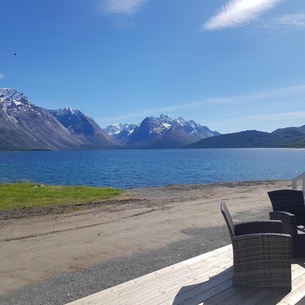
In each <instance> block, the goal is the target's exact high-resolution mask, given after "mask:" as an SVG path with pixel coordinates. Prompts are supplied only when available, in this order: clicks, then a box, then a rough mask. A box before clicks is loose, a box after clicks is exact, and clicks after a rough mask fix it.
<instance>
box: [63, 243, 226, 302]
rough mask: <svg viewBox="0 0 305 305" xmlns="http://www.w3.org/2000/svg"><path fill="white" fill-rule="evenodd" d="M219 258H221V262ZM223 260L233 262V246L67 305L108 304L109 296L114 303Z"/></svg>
mask: <svg viewBox="0 0 305 305" xmlns="http://www.w3.org/2000/svg"><path fill="white" fill-rule="evenodd" d="M219 258H221V260H220V261H219ZM222 260H226V261H227V262H228V263H230V260H232V247H231V245H228V246H225V247H222V248H219V249H216V250H214V251H211V252H208V253H204V254H202V255H200V256H197V257H194V258H191V259H189V260H186V261H183V262H180V263H177V264H175V265H172V266H169V267H166V268H163V269H161V270H158V271H155V272H152V273H150V274H148V275H144V276H142V277H139V278H137V279H134V280H131V281H128V282H125V283H123V284H120V285H118V286H115V287H112V288H109V289H106V290H104V291H102V292H98V293H96V294H93V295H90V296H88V297H85V298H83V299H80V300H76V301H74V302H71V303H69V304H67V305H79V304H99V302H100V301H101V300H103V304H106V302H108V298H107V296H109V297H110V300H111V301H113V298H115V299H118V298H119V297H123V296H124V297H125V296H126V292H128V294H132V293H133V292H134V291H136V290H139V289H143V288H144V287H146V286H149V289H150V290H151V285H152V284H153V283H152V282H151V281H157V282H158V281H161V280H162V279H168V278H170V277H171V276H177V272H178V273H179V272H180V273H181V274H184V275H185V274H187V275H191V274H194V270H198V269H200V268H202V266H204V268H210V266H211V265H212V266H214V265H215V262H216V261H218V262H221V261H222ZM204 268H203V269H202V272H204ZM177 270H179V271H177ZM180 276H181V275H180ZM145 285H146V286H145ZM142 293H143V291H142ZM89 302H90V303H89Z"/></svg>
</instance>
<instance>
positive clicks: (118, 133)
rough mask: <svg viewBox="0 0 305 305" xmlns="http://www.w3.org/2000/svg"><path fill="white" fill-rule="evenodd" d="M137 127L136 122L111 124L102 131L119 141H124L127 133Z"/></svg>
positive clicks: (127, 135)
mask: <svg viewBox="0 0 305 305" xmlns="http://www.w3.org/2000/svg"><path fill="white" fill-rule="evenodd" d="M136 127H137V125H136V124H120V123H119V124H113V125H109V126H107V127H106V128H104V131H105V132H107V133H108V134H109V135H110V136H112V137H113V138H114V139H116V140H117V141H119V142H121V143H125V141H126V139H127V138H128V137H129V135H130V134H131V133H132V132H133V131H134V129H135V128H136Z"/></svg>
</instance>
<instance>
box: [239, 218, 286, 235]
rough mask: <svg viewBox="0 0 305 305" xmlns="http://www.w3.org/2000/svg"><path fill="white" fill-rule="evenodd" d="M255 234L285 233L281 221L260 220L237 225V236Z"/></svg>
mask: <svg viewBox="0 0 305 305" xmlns="http://www.w3.org/2000/svg"><path fill="white" fill-rule="evenodd" d="M254 233H283V225H282V222H281V221H280V220H260V221H249V222H242V223H238V224H235V236H240V235H246V234H254Z"/></svg>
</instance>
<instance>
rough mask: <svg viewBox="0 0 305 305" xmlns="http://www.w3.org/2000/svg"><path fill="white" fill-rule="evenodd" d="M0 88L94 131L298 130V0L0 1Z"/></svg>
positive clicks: (304, 9) (302, 114)
mask: <svg viewBox="0 0 305 305" xmlns="http://www.w3.org/2000/svg"><path fill="white" fill-rule="evenodd" d="M0 5H1V12H2V13H1V18H0V88H14V89H16V90H18V91H20V92H22V93H24V95H26V96H27V97H28V98H29V99H30V101H31V103H32V104H34V105H37V106H40V107H43V108H47V109H60V108H64V107H71V108H73V109H78V110H80V111H82V112H83V113H85V114H86V115H89V116H91V117H92V118H93V119H94V120H95V121H96V122H97V123H98V124H99V125H100V126H101V127H102V128H104V127H106V126H108V125H110V124H114V123H135V124H138V123H140V122H141V121H142V120H143V119H144V118H145V117H147V116H154V117H158V116H160V115H161V114H166V115H169V116H171V117H172V118H174V119H175V118H178V117H182V118H184V119H186V120H194V121H196V122H198V123H200V124H201V125H204V126H207V127H208V128H210V129H211V130H216V131H218V132H220V133H231V132H239V131H243V130H252V129H255V130H260V131H266V132H272V131H274V130H276V129H277V128H285V127H291V126H296V127H299V126H302V125H305V1H300V0H26V1H25V0H0Z"/></svg>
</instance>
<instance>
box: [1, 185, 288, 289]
mask: <svg viewBox="0 0 305 305" xmlns="http://www.w3.org/2000/svg"><path fill="white" fill-rule="evenodd" d="M279 188H291V181H261V182H253V181H252V182H242V183H224V184H213V185H171V186H167V187H162V188H148V189H130V190H127V191H126V192H125V193H124V194H123V195H121V196H120V197H117V198H116V199H115V200H111V201H105V202H101V203H99V204H95V205H89V206H78V207H77V210H73V211H71V209H69V208H67V207H66V208H61V209H44V210H24V211H22V212H11V213H0V228H1V237H0V247H1V248H0V249H1V264H0V294H5V293H7V292H10V291H13V290H16V289H19V288H22V287H25V286H27V285H30V284H36V283H40V282H43V281H45V280H46V279H49V278H50V277H52V276H54V275H57V274H60V273H62V272H76V271H79V270H82V269H85V268H87V267H89V266H93V265H95V264H97V263H101V262H103V261H106V260H109V259H112V258H115V257H121V256H124V255H130V254H133V253H137V252H138V251H142V250H154V249H158V248H160V247H164V246H166V244H168V243H172V242H175V241H179V240H183V239H187V238H189V237H188V236H186V235H185V234H183V233H182V230H184V229H187V228H196V227H201V228H202V227H204V226H206V227H211V226H219V225H223V224H224V219H223V218H222V215H221V213H220V210H219V206H220V202H221V201H225V202H226V203H227V205H228V207H229V209H230V211H231V213H232V215H233V218H234V214H235V216H236V215H237V213H238V212H240V211H241V212H243V211H247V212H248V213H249V214H255V210H257V209H259V208H262V207H263V208H266V207H267V208H269V209H270V210H271V204H270V201H269V199H268V196H267V191H270V190H274V189H279ZM74 208H76V207H74ZM266 217H268V215H266Z"/></svg>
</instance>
